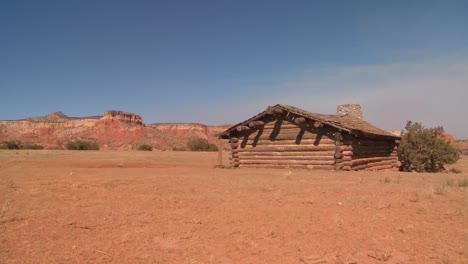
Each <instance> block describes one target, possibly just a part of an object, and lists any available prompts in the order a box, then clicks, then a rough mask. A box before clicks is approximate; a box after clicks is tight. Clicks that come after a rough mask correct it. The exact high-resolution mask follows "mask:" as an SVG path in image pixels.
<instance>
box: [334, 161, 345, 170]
mask: <svg viewBox="0 0 468 264" xmlns="http://www.w3.org/2000/svg"><path fill="white" fill-rule="evenodd" d="M343 167H344V164H343V163H336V164H335V170H342V169H343Z"/></svg>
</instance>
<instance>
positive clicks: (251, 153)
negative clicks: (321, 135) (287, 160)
mask: <svg viewBox="0 0 468 264" xmlns="http://www.w3.org/2000/svg"><path fill="white" fill-rule="evenodd" d="M252 150H254V149H253V148H252ZM333 154H334V151H291V152H288V151H278V152H275V151H271V152H257V151H244V152H240V153H239V155H240V156H241V157H245V156H257V155H259V156H262V155H270V156H283V157H284V156H310V157H314V156H330V157H331V156H333Z"/></svg>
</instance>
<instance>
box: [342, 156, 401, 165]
mask: <svg viewBox="0 0 468 264" xmlns="http://www.w3.org/2000/svg"><path fill="white" fill-rule="evenodd" d="M381 161H388V162H391V161H392V159H390V158H388V157H373V158H363V159H354V160H352V161H351V165H352V166H356V165H362V164H368V163H373V162H381Z"/></svg>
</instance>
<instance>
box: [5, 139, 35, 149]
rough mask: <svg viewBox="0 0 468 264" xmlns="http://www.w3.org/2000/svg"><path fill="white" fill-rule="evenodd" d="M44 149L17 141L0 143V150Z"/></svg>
mask: <svg viewBox="0 0 468 264" xmlns="http://www.w3.org/2000/svg"><path fill="white" fill-rule="evenodd" d="M43 148H44V147H43V146H41V145H38V144H33V143H21V142H20V141H18V140H10V141H2V142H0V149H43Z"/></svg>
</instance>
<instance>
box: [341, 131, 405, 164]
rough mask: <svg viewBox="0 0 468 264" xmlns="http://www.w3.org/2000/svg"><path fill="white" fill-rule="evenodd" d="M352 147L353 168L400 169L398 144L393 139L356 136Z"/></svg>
mask: <svg viewBox="0 0 468 264" xmlns="http://www.w3.org/2000/svg"><path fill="white" fill-rule="evenodd" d="M351 148H352V153H351V154H352V158H351V162H350V165H351V167H350V169H351V170H367V171H379V170H398V156H397V148H398V146H397V144H396V143H395V141H393V140H379V139H368V138H356V139H354V140H353V141H352V144H351Z"/></svg>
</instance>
